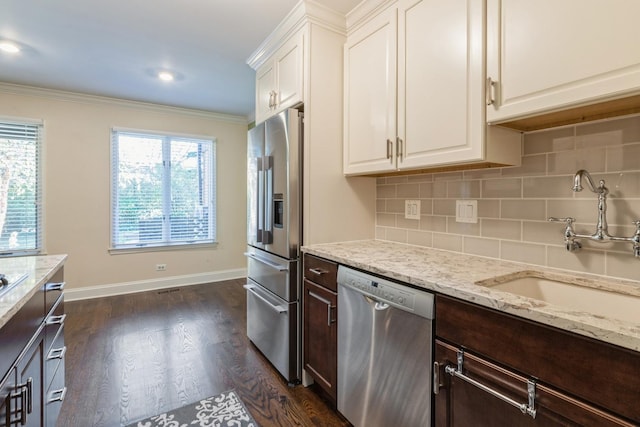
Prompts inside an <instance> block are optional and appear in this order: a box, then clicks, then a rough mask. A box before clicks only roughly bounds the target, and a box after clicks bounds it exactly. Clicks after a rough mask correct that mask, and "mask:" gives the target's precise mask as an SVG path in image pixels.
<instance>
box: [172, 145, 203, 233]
mask: <svg viewBox="0 0 640 427" xmlns="http://www.w3.org/2000/svg"><path fill="white" fill-rule="evenodd" d="M208 145H209V144H206V143H203V142H192V141H184V140H175V139H174V140H172V141H171V240H184V241H195V240H203V239H205V240H206V239H208V238H209V212H208V209H209V198H210V191H209V190H210V189H209V188H208V187H209V185H208V184H209V183H208V181H207V180H206V176H207V166H208V165H207V162H206V159H207V157H208V154H209V147H208Z"/></svg>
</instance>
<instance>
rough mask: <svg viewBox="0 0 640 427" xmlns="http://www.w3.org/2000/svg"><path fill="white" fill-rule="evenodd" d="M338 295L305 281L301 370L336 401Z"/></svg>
mask: <svg viewBox="0 0 640 427" xmlns="http://www.w3.org/2000/svg"><path fill="white" fill-rule="evenodd" d="M337 304H338V294H337V293H335V292H332V291H329V290H328V289H326V288H323V287H321V286H318V285H316V284H314V283H312V282H310V281H308V280H305V281H304V334H305V335H304V337H305V340H304V354H305V357H304V369H305V370H306V371H307V372H308V373H309V374H310V375H311V376H312V377H313V378H314V380H315V381H316V382H317V383H318V384H319V385H320V386H321V387H322V388H323V389H324V390H325V391H326V392H327V394H328V395H329V396H331V398H332V399H333V400H334V402H335V399H336V386H337V372H338V357H337V351H338V349H337V342H338V328H337V324H336V322H335V316H336V313H337V311H336V307H337Z"/></svg>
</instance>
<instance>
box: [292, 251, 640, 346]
mask: <svg viewBox="0 0 640 427" xmlns="http://www.w3.org/2000/svg"><path fill="white" fill-rule="evenodd" d="M302 251H303V252H306V253H309V254H312V255H317V256H319V257H322V258H326V259H330V260H333V261H336V262H338V263H340V264H345V265H348V266H352V267H355V268H359V269H361V270H365V271H369V272H371V273H375V274H379V275H382V276H385V277H389V278H392V279H395V280H398V281H401V282H405V283H409V284H411V285H414V286H416V287H421V288H425V289H428V290H430V291H435V292H438V293H441V294H444V295H449V296H452V297H456V298H459V299H462V300H465V301H468V302H472V303H476V304H479V305H482V306H485V307H488V308H493V309H497V310H500V311H503V312H505V313H510V314H513V315H516V316H519V317H523V318H526V319H530V320H533V321H536V322H540V323H543V324H546V325H550V326H554V327H557V328H560V329H564V330H567V331H570V332H574V333H577V334H580V335H584V336H587V337H590V338H595V339H598V340H601V341H604V342H608V343H611V344H615V345H618V346H621V347H625V348H628V349H631V350H635V351H640V324H638V323H632V322H630V321H623V320H618V319H613V318H607V317H604V316H601V315H594V314H592V313H588V312H584V311H577V310H572V309H568V308H566V307H560V306H557V305H552V304H547V303H545V302H542V301H538V300H533V299H530V298H525V297H521V296H518V295H514V294H510V293H507V292H501V291H498V290H492V289H491V288H489V287H486V286H482V285H478V284H476V283H478V282H481V283H484V284H491V283H495V282H496V280H497V281H500V280H503V281H504V280H505V279H512V278H518V277H526V276H528V275H532V274H533V275H536V276H539V277H547V278H550V279H553V278H556V279H560V278H562V279H565V280H566V279H570V280H571V281H572V282H573V283H577V284H580V285H583V286H588V287H592V288H596V289H604V290H615V291H617V292H622V293H627V294H630V295H635V296H638V297H640V282H636V281H630V280H616V279H609V278H607V279H603V278H601V277H598V276H594V275H588V274H581V273H575V272H567V271H563V270H557V269H551V268H546V267H538V266H532V265H529V264H521V263H515V262H508V261H501V260H496V259H491V258H484V257H479V256H473V255H466V254H461V253H456V252H448V251H443V250H438V249H431V248H423V247H419V246H411V245H405V244H400V243H393V242H387V241H381V240H361V241H350V242H340V243H325V244H315V245H308V246H304V247H303V248H302Z"/></svg>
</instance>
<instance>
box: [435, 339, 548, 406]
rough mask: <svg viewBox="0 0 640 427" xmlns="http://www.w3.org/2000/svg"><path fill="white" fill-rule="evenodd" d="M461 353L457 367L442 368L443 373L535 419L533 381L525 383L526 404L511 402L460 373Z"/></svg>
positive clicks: (534, 388) (460, 352) (502, 395)
mask: <svg viewBox="0 0 640 427" xmlns="http://www.w3.org/2000/svg"><path fill="white" fill-rule="evenodd" d="M463 363H464V362H463V352H462V351H461V350H460V351H458V367H457V368H456V367H454V366H453V365H447V366H445V367H444V371H445V373H447V374H449V375H451V376H452V377H456V378H460V379H461V380H463V381H465V382H468V383H469V384H471V385H473V386H475V387H478V388H479V389H480V390H482V391H484V392H487V393H489V394H490V395H492V396H494V397H497V398H498V399H500V400H502V401H503V402H506V403H508V404H509V405H511V406H515V407H516V408H518V409H520V412H522V413H523V414H524V415H529V416H531V418H535V417H536V408H535V400H536V383H535V381H533V380H528V381H527V396H528V402H527V403H518V402H517V401H515V400H513V399H512V398H510V397H509V396H505V395H504V394H502V393H500V392H499V391H496V390H494V389H492V388H491V387H489V386H486V385H484V384H482V383H481V382H479V381H477V380H474V379H473V378H471V377H469V376H467V375H465V374H463V373H462V366H463Z"/></svg>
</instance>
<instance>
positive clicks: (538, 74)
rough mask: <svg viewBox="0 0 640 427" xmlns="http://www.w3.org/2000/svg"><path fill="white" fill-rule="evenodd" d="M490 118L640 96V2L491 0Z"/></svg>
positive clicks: (635, 0)
mask: <svg viewBox="0 0 640 427" xmlns="http://www.w3.org/2000/svg"><path fill="white" fill-rule="evenodd" d="M489 10H490V11H489V19H490V22H489V26H490V27H492V31H491V34H492V37H491V38H490V40H489V43H490V44H491V45H492V46H491V48H490V50H489V52H490V53H491V57H490V58H488V61H489V62H488V75H489V77H491V78H492V79H494V80H497V82H498V84H499V86H498V87H499V90H497V91H496V95H497V99H496V103H495V104H494V106H491V107H489V109H488V112H487V117H488V119H489V121H499V120H502V119H507V118H514V117H521V116H526V115H531V114H534V113H538V112H545V111H552V110H554V109H560V108H564V107H569V106H574V105H579V104H585V103H589V102H593V101H594V100H599V99H607V98H615V97H620V96H622V95H624V94H630V93H634V92H636V93H637V92H638V91H640V30H638V17H639V16H640V1H637V0H607V1H602V0H562V1H557V0H537V1H536V2H535V4H532V3H531V2H530V1H526V0H502V1H498V0H491V1H490V9H489Z"/></svg>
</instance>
